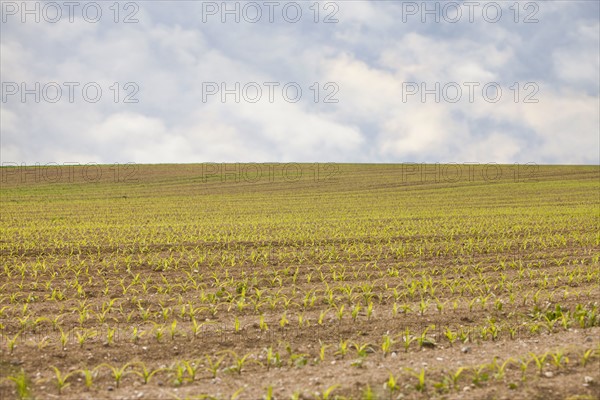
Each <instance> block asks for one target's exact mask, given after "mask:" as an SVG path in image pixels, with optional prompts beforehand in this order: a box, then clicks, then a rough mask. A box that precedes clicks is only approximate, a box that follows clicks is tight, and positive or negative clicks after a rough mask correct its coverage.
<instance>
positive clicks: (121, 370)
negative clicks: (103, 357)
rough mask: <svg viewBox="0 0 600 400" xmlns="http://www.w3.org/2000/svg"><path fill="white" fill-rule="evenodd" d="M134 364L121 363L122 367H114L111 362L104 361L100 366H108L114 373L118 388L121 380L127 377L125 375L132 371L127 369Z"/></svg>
mask: <svg viewBox="0 0 600 400" xmlns="http://www.w3.org/2000/svg"><path fill="white" fill-rule="evenodd" d="M131 365H132V363H126V364H123V365H121V366H120V367H113V366H112V365H110V364H107V363H102V364H100V365H99V367H100V366H104V367H106V368H108V369H109V370H110V372H111V373H112V376H113V379H114V380H115V385H116V387H117V388H118V387H119V385H120V383H121V381H122V380H123V378H124V377H125V375H127V374H128V373H130V372H131V371H127V369H128V368H129V367H130V366H131Z"/></svg>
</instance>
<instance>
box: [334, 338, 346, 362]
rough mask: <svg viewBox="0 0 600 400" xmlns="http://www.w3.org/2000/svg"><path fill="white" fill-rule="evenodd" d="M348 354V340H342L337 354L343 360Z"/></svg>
mask: <svg viewBox="0 0 600 400" xmlns="http://www.w3.org/2000/svg"><path fill="white" fill-rule="evenodd" d="M347 353H348V340H341V339H340V342H339V343H338V349H337V351H336V352H335V355H336V356H341V357H342V358H344V356H345V355H346V354H347Z"/></svg>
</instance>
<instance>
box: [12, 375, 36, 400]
mask: <svg viewBox="0 0 600 400" xmlns="http://www.w3.org/2000/svg"><path fill="white" fill-rule="evenodd" d="M8 379H9V380H11V381H13V382H14V384H15V386H16V388H17V397H18V398H19V400H28V399H30V398H31V389H30V387H29V385H30V382H29V378H28V377H27V375H25V371H24V370H23V369H21V371H20V372H19V373H18V374H17V375H13V376H9V377H8Z"/></svg>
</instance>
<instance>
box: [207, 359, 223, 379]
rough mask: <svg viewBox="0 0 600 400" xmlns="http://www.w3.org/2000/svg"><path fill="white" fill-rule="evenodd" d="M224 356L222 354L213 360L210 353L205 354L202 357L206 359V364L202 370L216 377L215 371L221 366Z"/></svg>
mask: <svg viewBox="0 0 600 400" xmlns="http://www.w3.org/2000/svg"><path fill="white" fill-rule="evenodd" d="M225 357H226V355H222V356H221V357H218V358H215V359H214V360H213V359H212V357H211V356H210V355H208V354H207V355H205V357H204V359H205V360H206V364H205V366H204V370H205V371H207V372H209V373H210V374H211V377H212V378H213V379H214V378H216V377H217V373H218V372H219V368H220V367H221V364H222V363H223V360H224V359H225Z"/></svg>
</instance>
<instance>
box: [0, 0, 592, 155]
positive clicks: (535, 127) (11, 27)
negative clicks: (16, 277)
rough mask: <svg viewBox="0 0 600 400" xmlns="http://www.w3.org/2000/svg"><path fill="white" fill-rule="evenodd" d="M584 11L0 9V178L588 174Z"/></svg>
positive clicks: (281, 5) (241, 5)
mask: <svg viewBox="0 0 600 400" xmlns="http://www.w3.org/2000/svg"><path fill="white" fill-rule="evenodd" d="M599 4H600V3H599V2H597V1H573V0H571V1H535V2H533V1H532V2H527V1H522V2H519V3H518V4H517V5H516V6H515V2H513V1H499V2H483V1H472V2H460V1H459V2H432V1H428V2H422V1H418V2H409V1H346V0H344V1H320V2H316V1H312V0H311V1H298V2H286V1H272V2H268V1H264V2H263V1H257V2H247V1H239V2H236V1H228V2H226V3H225V2H222V1H218V2H199V1H168V2H167V1H132V2H120V3H116V5H115V3H114V2H113V1H109V2H74V3H72V4H70V3H64V2H62V1H58V2H34V1H29V2H27V3H23V2H21V1H18V2H12V1H4V0H3V1H2V2H1V5H2V23H1V29H2V31H1V38H0V46H1V81H2V103H1V115H0V121H1V122H0V123H1V143H0V144H1V154H0V156H1V161H2V163H14V162H17V163H29V164H32V163H36V162H39V163H49V162H57V163H64V162H79V163H88V162H99V163H113V162H135V163H163V162H185V163H196V162H207V161H212V162H218V161H227V162H237V161H240V162H244V161H248V162H249V161H254V162H289V161H303V162H312V161H332V162H398V163H401V162H502V163H514V162H519V163H526V162H536V163H540V164H542V163H543V164H546V163H549V164H597V163H599V157H600V156H599V153H600V143H599V126H600V120H599V109H600V108H599V107H600V104H599V70H600V66H599V46H600V43H599V41H600V25H599V21H600V9H599V7H600V6H599Z"/></svg>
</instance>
